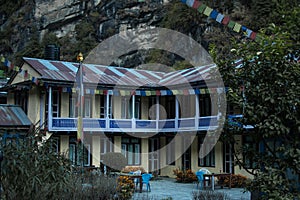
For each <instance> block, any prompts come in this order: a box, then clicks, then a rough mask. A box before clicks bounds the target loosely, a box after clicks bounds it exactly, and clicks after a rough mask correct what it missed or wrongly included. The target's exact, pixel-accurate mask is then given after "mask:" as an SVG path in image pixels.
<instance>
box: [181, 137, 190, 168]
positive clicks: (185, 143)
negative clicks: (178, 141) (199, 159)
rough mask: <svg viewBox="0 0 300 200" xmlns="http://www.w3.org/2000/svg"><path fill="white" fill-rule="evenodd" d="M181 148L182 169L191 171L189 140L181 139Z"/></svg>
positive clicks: (186, 138)
mask: <svg viewBox="0 0 300 200" xmlns="http://www.w3.org/2000/svg"><path fill="white" fill-rule="evenodd" d="M182 148H183V150H185V152H184V153H183V155H182V169H183V170H187V169H191V138H190V137H189V136H186V137H182Z"/></svg>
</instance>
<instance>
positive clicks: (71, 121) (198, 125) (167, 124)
mask: <svg viewBox="0 0 300 200" xmlns="http://www.w3.org/2000/svg"><path fill="white" fill-rule="evenodd" d="M217 126H218V118H217V116H207V117H199V118H198V119H196V118H180V119H163V120H143V119H103V118H101V119H96V118H84V119H83V128H84V130H85V131H91V132H93V131H95V132H97V131H110V132H124V131H130V132H158V131H159V132H174V131H175V132H176V131H180V130H191V131H197V130H209V129H214V128H216V127H217ZM49 130H50V131H77V118H52V123H49Z"/></svg>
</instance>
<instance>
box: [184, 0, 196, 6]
mask: <svg viewBox="0 0 300 200" xmlns="http://www.w3.org/2000/svg"><path fill="white" fill-rule="evenodd" d="M194 1H195V0H187V1H186V5H188V6H189V7H192V6H193V4H194Z"/></svg>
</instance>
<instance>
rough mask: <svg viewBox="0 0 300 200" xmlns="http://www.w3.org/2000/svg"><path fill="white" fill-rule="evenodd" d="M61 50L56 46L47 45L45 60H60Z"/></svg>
mask: <svg viewBox="0 0 300 200" xmlns="http://www.w3.org/2000/svg"><path fill="white" fill-rule="evenodd" d="M59 57H60V48H59V47H58V46H56V45H54V44H50V45H47V46H46V47H45V59H46V60H59Z"/></svg>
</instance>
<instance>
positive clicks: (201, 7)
mask: <svg viewBox="0 0 300 200" xmlns="http://www.w3.org/2000/svg"><path fill="white" fill-rule="evenodd" d="M181 2H182V3H184V4H186V5H187V6H189V7H191V8H194V9H196V10H198V12H199V13H201V14H204V15H206V16H208V17H211V18H212V19H214V20H216V21H217V22H219V23H220V24H223V25H225V26H227V27H228V28H230V29H231V30H233V31H235V32H237V33H239V32H240V31H242V32H244V33H245V35H246V36H247V37H248V38H250V39H252V40H255V39H256V38H257V33H256V32H253V31H252V30H250V29H248V28H247V27H245V26H243V25H241V24H239V23H236V22H234V21H233V20H231V19H230V17H229V16H224V15H223V14H221V13H219V12H218V11H217V10H215V9H212V8H210V7H208V6H207V5H205V4H204V3H202V2H201V1H198V0H181Z"/></svg>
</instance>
